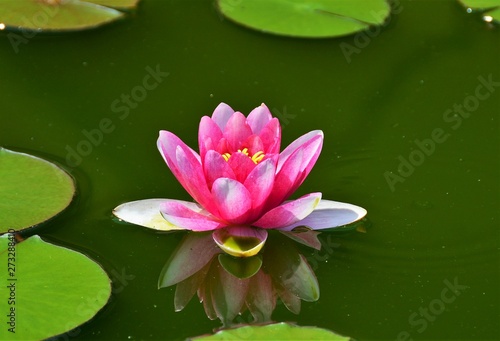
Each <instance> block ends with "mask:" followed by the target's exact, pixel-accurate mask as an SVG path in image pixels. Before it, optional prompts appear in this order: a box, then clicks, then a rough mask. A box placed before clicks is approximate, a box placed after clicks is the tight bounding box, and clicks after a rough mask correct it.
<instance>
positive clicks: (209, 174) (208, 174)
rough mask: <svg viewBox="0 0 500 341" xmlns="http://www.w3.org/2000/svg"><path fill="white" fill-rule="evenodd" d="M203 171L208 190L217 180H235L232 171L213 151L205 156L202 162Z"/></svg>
mask: <svg viewBox="0 0 500 341" xmlns="http://www.w3.org/2000/svg"><path fill="white" fill-rule="evenodd" d="M203 170H204V172H205V179H206V181H207V186H208V188H209V189H211V188H212V184H213V183H214V181H215V180H217V179H218V178H230V179H236V176H235V175H234V172H233V170H232V169H231V167H230V166H229V164H228V163H227V162H226V160H224V158H223V157H222V155H220V154H219V153H217V152H216V151H215V150H209V151H208V152H207V153H206V154H205V161H204V162H203Z"/></svg>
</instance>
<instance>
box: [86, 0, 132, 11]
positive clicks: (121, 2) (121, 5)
mask: <svg viewBox="0 0 500 341" xmlns="http://www.w3.org/2000/svg"><path fill="white" fill-rule="evenodd" d="M139 1H140V0H85V2H91V3H94V4H97V5H101V6H106V7H112V8H116V9H128V10H129V9H133V8H135V7H137V4H138V3H139Z"/></svg>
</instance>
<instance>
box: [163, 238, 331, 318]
mask: <svg viewBox="0 0 500 341" xmlns="http://www.w3.org/2000/svg"><path fill="white" fill-rule="evenodd" d="M285 234H286V232H285ZM317 234H318V232H314V231H305V232H301V233H294V239H295V240H297V241H300V242H301V243H303V244H305V245H308V246H310V247H313V248H316V249H318V250H319V249H320V247H321V244H320V242H319V240H318V238H317ZM295 244H296V243H294V242H293V241H292V240H291V239H289V238H287V237H286V236H285V235H284V234H283V233H280V232H273V231H271V232H270V233H269V236H268V239H267V242H266V245H265V246H264V248H263V250H262V252H261V253H259V254H257V255H255V256H252V257H248V258H241V257H233V256H231V255H229V254H226V253H224V252H222V251H221V249H220V248H219V247H218V246H217V245H216V243H215V242H214V240H213V238H212V236H211V234H210V233H206V232H205V233H189V234H188V235H186V236H185V237H184V239H183V240H182V242H181V243H180V245H179V246H178V248H177V249H176V251H175V252H174V253H173V255H172V256H171V257H170V259H169V260H168V261H167V263H166V264H165V267H164V268H163V270H162V272H161V275H160V279H159V283H158V285H159V287H160V288H163V287H168V286H171V285H175V284H176V285H177V286H176V290H175V298H174V306H175V310H176V311H181V310H182V309H184V307H185V306H186V305H187V304H188V302H189V301H190V300H191V299H192V297H193V296H194V295H195V294H197V296H198V298H199V300H200V302H202V303H203V307H204V309H205V312H206V314H207V316H208V317H209V318H210V319H212V320H214V319H216V318H219V319H220V320H221V322H222V324H223V325H224V326H230V325H231V324H233V323H234V319H235V318H236V317H237V316H238V315H239V314H242V313H243V312H245V311H246V310H248V311H249V312H250V314H251V315H252V316H253V320H254V321H253V322H256V323H261V322H269V321H271V315H272V313H273V311H274V309H275V308H276V304H277V301H278V299H279V300H281V302H283V304H284V305H285V306H286V307H287V308H288V310H290V311H291V312H293V313H295V314H298V313H299V312H300V308H301V301H302V300H303V301H307V302H313V301H316V300H318V298H319V285H318V281H317V279H316V276H315V274H314V272H313V270H312V269H311V267H310V266H309V263H308V262H307V260H306V258H305V257H304V256H303V255H302V254H300V253H299V252H298V250H297V248H296V246H295Z"/></svg>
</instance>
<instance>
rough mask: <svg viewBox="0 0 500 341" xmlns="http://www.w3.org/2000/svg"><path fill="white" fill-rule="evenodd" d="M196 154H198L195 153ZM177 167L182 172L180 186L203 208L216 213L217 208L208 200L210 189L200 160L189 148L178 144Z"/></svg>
mask: <svg viewBox="0 0 500 341" xmlns="http://www.w3.org/2000/svg"><path fill="white" fill-rule="evenodd" d="M196 156H198V154H196ZM176 159H177V167H178V169H179V171H180V172H181V174H182V178H183V180H184V181H183V183H181V184H182V186H183V187H184V189H186V191H187V192H188V193H189V194H190V195H191V196H192V197H193V199H194V200H196V201H197V202H198V203H199V204H200V205H201V206H202V207H203V208H204V209H206V210H207V211H209V212H210V213H212V214H215V215H217V213H218V212H217V208H216V207H215V206H214V204H213V203H212V201H211V200H210V191H209V190H208V184H207V181H206V179H205V175H204V173H203V168H202V165H201V162H199V160H198V158H196V157H195V155H193V154H192V153H190V150H189V149H187V148H185V147H184V148H183V146H178V147H177V150H176Z"/></svg>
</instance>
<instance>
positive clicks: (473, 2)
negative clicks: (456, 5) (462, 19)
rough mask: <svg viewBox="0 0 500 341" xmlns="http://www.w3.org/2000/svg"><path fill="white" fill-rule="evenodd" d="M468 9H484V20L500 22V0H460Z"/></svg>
mask: <svg viewBox="0 0 500 341" xmlns="http://www.w3.org/2000/svg"><path fill="white" fill-rule="evenodd" d="M458 2H460V3H461V4H462V6H464V7H465V8H467V9H469V8H470V9H471V10H477V11H483V13H482V14H483V20H484V21H487V22H492V21H495V22H497V23H499V22H500V0H458Z"/></svg>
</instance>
